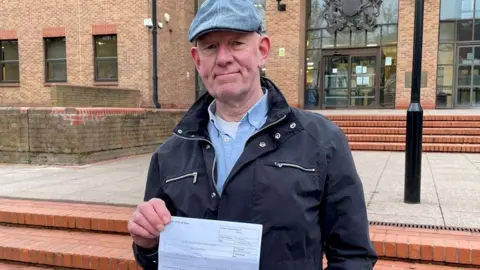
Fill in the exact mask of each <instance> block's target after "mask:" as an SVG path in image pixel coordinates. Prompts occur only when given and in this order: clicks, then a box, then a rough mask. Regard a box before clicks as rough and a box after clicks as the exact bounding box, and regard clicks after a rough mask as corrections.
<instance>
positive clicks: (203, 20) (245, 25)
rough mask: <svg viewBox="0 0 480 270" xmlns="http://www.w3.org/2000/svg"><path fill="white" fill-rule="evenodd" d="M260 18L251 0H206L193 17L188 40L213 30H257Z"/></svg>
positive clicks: (260, 22)
mask: <svg viewBox="0 0 480 270" xmlns="http://www.w3.org/2000/svg"><path fill="white" fill-rule="evenodd" d="M261 27H262V20H261V19H260V15H259V13H258V10H257V8H256V7H255V5H254V4H253V3H252V1H251V0H206V1H205V2H203V4H202V5H201V6H200V7H199V9H198V10H197V14H196V15H195V18H193V21H192V24H191V25H190V30H189V31H188V40H189V42H193V41H194V40H196V39H197V38H198V37H199V36H201V35H203V34H206V33H209V32H213V31H221V30H223V31H236V32H259V33H260V30H261Z"/></svg>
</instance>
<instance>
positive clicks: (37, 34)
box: [0, 0, 480, 109]
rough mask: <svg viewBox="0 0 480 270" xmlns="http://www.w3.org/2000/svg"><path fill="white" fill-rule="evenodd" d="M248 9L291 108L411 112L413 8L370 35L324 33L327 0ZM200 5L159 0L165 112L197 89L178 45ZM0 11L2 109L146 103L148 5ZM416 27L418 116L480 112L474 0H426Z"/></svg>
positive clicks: (386, 8) (407, 3) (409, 4)
mask: <svg viewBox="0 0 480 270" xmlns="http://www.w3.org/2000/svg"><path fill="white" fill-rule="evenodd" d="M252 1H254V3H255V4H256V5H257V7H258V8H259V11H260V12H261V14H262V16H263V18H264V26H265V31H266V33H267V34H268V35H269V36H270V37H271V38H272V52H271V56H270V59H269V62H268V63H267V66H266V67H265V70H264V72H265V74H266V76H267V77H269V78H271V79H273V80H274V81H275V82H276V83H277V84H278V86H279V87H280V88H281V89H282V91H283V92H284V94H285V95H286V97H287V99H288V101H289V102H290V103H291V104H292V105H294V106H299V107H301V108H318V109H336V108H367V109H382V108H405V107H406V106H407V105H408V103H409V98H410V88H409V87H410V86H409V84H410V81H411V68H412V50H413V21H414V2H415V1H413V0H383V3H382V4H381V6H380V7H379V16H378V17H377V24H378V27H377V28H376V29H375V30H374V31H371V32H367V31H361V32H351V31H349V30H347V31H341V32H336V33H334V34H330V33H329V32H328V31H327V26H328V25H327V20H326V19H325V16H324V15H325V14H326V13H325V12H324V10H325V5H324V4H325V1H324V0H282V1H281V4H285V5H286V8H285V11H281V10H279V8H278V3H277V1H273V0H272V1H266V0H252ZM200 2H202V1H201V0H200ZM327 2H328V1H327ZM477 3H478V6H477ZM198 4H199V3H197V0H158V9H157V10H158V20H159V22H161V23H162V24H163V25H162V28H161V29H159V31H158V77H159V81H158V82H159V83H158V89H159V93H158V96H159V101H160V103H161V104H162V106H163V108H170V107H187V106H189V105H190V104H192V103H193V102H194V100H195V98H196V96H198V95H199V94H200V93H201V92H202V91H203V90H202V86H201V83H200V82H199V79H198V78H197V76H196V73H195V68H194V65H193V63H192V61H191V59H190V53H189V49H190V46H191V44H189V43H188V41H187V31H188V28H189V25H190V22H191V20H192V18H193V15H194V12H195V9H196V7H197V6H198ZM0 14H1V18H0V45H1V51H0V53H1V54H0V71H1V72H0V106H51V104H52V97H51V90H50V89H51V86H52V85H54V84H71V85H86V86H96V87H111V88H130V89H137V90H139V91H140V92H141V106H142V107H151V106H153V101H152V60H151V59H152V34H151V31H150V29H149V28H148V27H145V25H144V20H145V19H148V18H150V17H151V1H150V0H142V1H126V0H115V1H114V0H104V1H101V2H98V3H97V2H96V3H95V4H89V3H87V2H85V1H80V2H79V1H72V0H65V1H61V2H58V1H52V0H45V1H37V2H35V3H34V4H33V5H32V4H31V3H30V4H27V3H24V2H22V1H20V2H19V1H17V2H12V1H8V2H7V3H6V4H4V5H2V6H0ZM327 14H328V13H327ZM165 15H166V16H165ZM477 17H478V18H479V19H478V20H477ZM424 18H425V22H424V32H423V63H422V71H423V74H422V89H421V98H422V104H423V106H424V108H472V107H479V106H480V77H479V76H480V31H479V30H478V29H480V28H477V26H478V25H480V24H479V22H480V1H474V0H463V1H452V0H428V1H425V15H424ZM167 19H168V21H167ZM73 98H75V97H73Z"/></svg>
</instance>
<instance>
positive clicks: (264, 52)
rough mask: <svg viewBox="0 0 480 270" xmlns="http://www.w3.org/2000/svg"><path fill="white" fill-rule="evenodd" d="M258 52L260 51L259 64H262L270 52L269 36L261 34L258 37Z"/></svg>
mask: <svg viewBox="0 0 480 270" xmlns="http://www.w3.org/2000/svg"><path fill="white" fill-rule="evenodd" d="M258 49H259V52H260V58H261V59H260V65H261V66H264V65H265V63H266V62H267V58H268V55H269V54H270V37H268V36H267V35H262V36H261V37H260V44H259V48H258Z"/></svg>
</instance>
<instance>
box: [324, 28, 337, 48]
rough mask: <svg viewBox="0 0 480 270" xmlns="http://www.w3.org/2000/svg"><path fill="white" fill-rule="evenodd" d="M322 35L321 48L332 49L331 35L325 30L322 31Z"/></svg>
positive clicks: (332, 39)
mask: <svg viewBox="0 0 480 270" xmlns="http://www.w3.org/2000/svg"><path fill="white" fill-rule="evenodd" d="M322 35H323V36H322V48H332V47H333V46H334V44H335V43H334V39H335V36H333V35H331V34H330V33H329V32H328V31H327V30H323V32H322Z"/></svg>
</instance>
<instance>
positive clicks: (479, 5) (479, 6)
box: [475, 0, 480, 18]
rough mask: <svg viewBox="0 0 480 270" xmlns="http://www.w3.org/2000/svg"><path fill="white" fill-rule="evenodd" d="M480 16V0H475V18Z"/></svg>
mask: <svg viewBox="0 0 480 270" xmlns="http://www.w3.org/2000/svg"><path fill="white" fill-rule="evenodd" d="M479 17H480V0H476V1H475V18H479Z"/></svg>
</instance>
